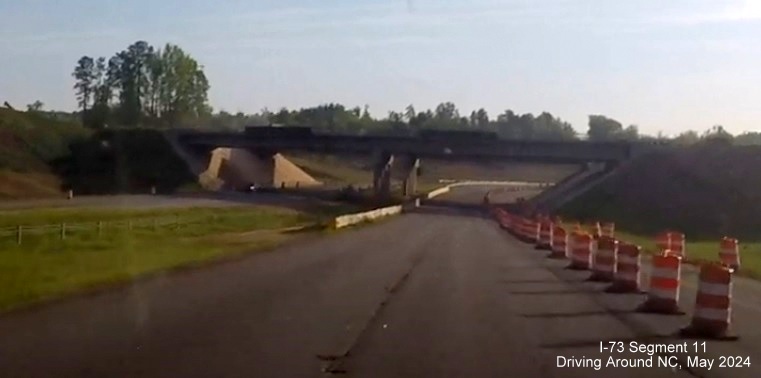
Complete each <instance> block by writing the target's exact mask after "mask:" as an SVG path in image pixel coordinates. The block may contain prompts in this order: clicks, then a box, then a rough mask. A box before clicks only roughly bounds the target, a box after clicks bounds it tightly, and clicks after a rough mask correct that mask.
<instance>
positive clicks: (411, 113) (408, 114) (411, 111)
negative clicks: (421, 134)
mask: <svg viewBox="0 0 761 378" xmlns="http://www.w3.org/2000/svg"><path fill="white" fill-rule="evenodd" d="M404 118H406V119H407V123H409V124H410V125H412V120H413V119H415V107H414V106H412V104H409V105H407V107H406V108H405V109H404Z"/></svg>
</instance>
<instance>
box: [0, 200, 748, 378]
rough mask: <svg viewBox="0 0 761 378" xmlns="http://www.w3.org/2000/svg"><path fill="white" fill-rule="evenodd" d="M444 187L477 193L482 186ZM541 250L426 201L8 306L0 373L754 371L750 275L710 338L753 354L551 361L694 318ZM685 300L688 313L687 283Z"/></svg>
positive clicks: (621, 377)
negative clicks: (733, 322)
mask: <svg viewBox="0 0 761 378" xmlns="http://www.w3.org/2000/svg"><path fill="white" fill-rule="evenodd" d="M452 196H453V197H454V198H458V199H459V200H462V198H465V197H467V196H471V197H472V198H473V201H474V202H476V203H477V202H478V201H480V200H481V198H482V196H483V189H481V190H479V189H478V188H459V189H455V193H453V194H452ZM545 255H546V252H542V251H536V250H534V249H533V248H531V247H530V246H527V245H526V244H523V243H521V242H519V241H517V240H515V239H514V238H512V237H511V236H509V235H508V234H507V233H506V232H504V231H503V230H501V229H499V227H498V226H497V225H496V223H495V222H493V221H491V220H489V219H486V218H484V217H483V215H482V214H481V213H480V212H478V211H473V210H467V209H464V208H457V209H448V208H440V207H439V208H437V207H423V208H421V209H420V210H419V211H418V212H416V213H412V214H407V215H404V216H401V217H397V218H394V219H392V220H388V221H383V222H381V223H379V224H376V225H373V226H368V227H362V228H357V229H352V230H347V231H345V232H340V233H337V234H334V235H331V236H329V237H326V238H320V239H309V240H308V241H301V242H298V243H297V244H293V245H289V246H286V247H283V248H280V249H278V250H276V251H273V252H272V253H266V254H255V255H252V256H250V257H248V258H246V259H243V260H239V261H236V262H232V263H226V264H220V265H216V266H212V267H208V268H205V269H198V270H194V271H190V272H184V273H179V274H171V275H166V276H163V277H159V278H156V279H152V280H148V281H142V282H137V283H134V284H132V285H131V286H129V287H127V288H124V289H118V290H113V291H109V292H106V293H102V294H98V295H91V296H86V297H79V298H73V299H71V300H67V301H63V302H59V303H55V304H51V305H48V306H43V307H40V308H36V309H32V310H27V311H21V312H16V313H11V314H6V315H5V316H2V317H0V335H2V337H0V376H2V377H25V378H30V377H326V376H333V375H337V376H345V377H436V378H439V377H569V378H570V377H573V378H575V377H610V376H615V377H617V378H627V377H657V378H660V377H694V376H698V377H758V376H759V370H760V368H761V351H759V348H758V346H759V345H761V330H759V328H758V327H755V325H756V321H757V319H758V316H759V315H760V314H761V309H759V308H758V307H757V306H758V305H757V304H754V302H753V301H752V300H751V299H750V298H752V297H751V296H752V295H754V294H757V293H758V292H754V290H758V286H757V285H755V283H754V282H749V281H748V282H741V283H739V284H738V288H737V296H738V300H740V301H743V302H747V303H745V304H744V305H742V306H738V307H736V314H735V316H736V318H737V332H738V333H739V334H740V335H741V339H740V341H737V342H726V343H718V342H709V343H708V348H707V349H708V353H707V354H708V355H711V356H719V355H722V354H724V353H732V354H738V355H743V356H745V355H747V356H749V357H750V360H751V362H752V363H753V364H752V366H751V367H749V368H734V369H729V368H721V369H720V368H717V367H716V366H714V368H713V369H712V370H710V371H708V370H705V369H699V368H695V369H687V368H686V366H682V367H679V366H677V367H674V368H605V367H602V368H601V369H600V370H595V369H594V367H586V368H583V367H578V368H577V367H571V368H569V367H562V368H559V367H557V363H558V360H559V357H564V358H572V357H575V358H579V359H580V358H586V359H595V358H603V360H602V362H603V364H604V363H605V362H607V359H608V357H610V356H611V355H612V356H613V357H614V358H642V357H646V355H644V354H637V353H631V352H624V353H613V354H611V353H610V352H602V353H601V352H600V351H599V347H600V345H599V344H600V342H601V341H603V342H608V341H622V342H626V343H627V345H628V343H629V342H631V341H642V342H657V343H682V342H684V341H685V340H681V339H675V338H670V337H668V335H669V334H670V333H673V332H674V331H676V330H677V329H678V328H679V327H681V326H683V325H685V324H686V322H687V321H688V320H689V317H688V316H656V315H646V314H637V313H633V312H631V309H633V308H634V307H636V306H637V305H638V304H639V303H641V302H642V300H643V299H644V298H643V297H642V296H641V295H613V294H603V293H602V292H601V289H602V288H603V287H604V284H596V283H589V282H585V279H586V278H587V277H588V275H589V273H585V272H574V271H568V270H564V269H563V267H564V266H565V265H566V263H565V262H563V261H556V260H548V259H546V258H545V257H544V256H545ZM690 274H691V273H689V272H688V273H686V275H687V276H689V275H690ZM693 278H694V277H693ZM687 280H688V278H685V281H687ZM754 285H755V286H754ZM690 290H693V292H690ZM759 292H761V291H759ZM682 299H683V302H685V304H684V306H685V310H687V311H688V312H690V311H691V308H690V307H691V306H689V302H690V301H692V300H694V286H693V289H690V285H688V284H687V282H685V290H684V291H683V296H682ZM692 342H694V341H693V340H689V343H692ZM693 354H694V353H693ZM701 355H702V354H701ZM676 356H677V357H678V358H679V359H680V360H682V361H683V362H682V363H686V358H685V356H681V355H676ZM665 357H668V356H665Z"/></svg>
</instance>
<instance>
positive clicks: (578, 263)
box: [568, 232, 594, 270]
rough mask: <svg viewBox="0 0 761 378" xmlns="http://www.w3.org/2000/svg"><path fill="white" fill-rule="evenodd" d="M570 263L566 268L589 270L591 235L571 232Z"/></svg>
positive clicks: (590, 263)
mask: <svg viewBox="0 0 761 378" xmlns="http://www.w3.org/2000/svg"><path fill="white" fill-rule="evenodd" d="M570 241H571V264H570V265H568V269H573V270H589V268H590V267H591V265H592V242H593V241H594V240H593V239H592V235H589V234H585V233H581V232H574V233H572V234H571V239H570Z"/></svg>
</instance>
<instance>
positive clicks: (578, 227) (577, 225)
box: [573, 222, 584, 232]
mask: <svg viewBox="0 0 761 378" xmlns="http://www.w3.org/2000/svg"><path fill="white" fill-rule="evenodd" d="M573 232H584V229H583V228H582V227H581V223H579V222H576V223H575V224H574V225H573Z"/></svg>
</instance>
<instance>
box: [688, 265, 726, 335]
mask: <svg viewBox="0 0 761 378" xmlns="http://www.w3.org/2000/svg"><path fill="white" fill-rule="evenodd" d="M731 319H732V270H731V269H730V268H728V267H726V266H723V265H720V264H716V263H709V264H705V265H703V266H702V267H701V268H700V277H699V281H698V294H697V297H696V298H695V313H694V314H693V316H692V322H691V323H690V325H689V326H688V327H686V328H684V329H682V330H681V334H682V335H683V336H690V337H705V338H713V339H736V338H737V337H736V336H730V335H729V328H730V325H731Z"/></svg>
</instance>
